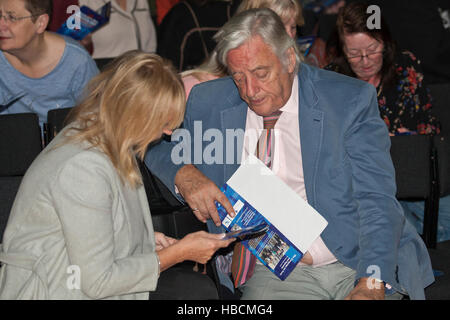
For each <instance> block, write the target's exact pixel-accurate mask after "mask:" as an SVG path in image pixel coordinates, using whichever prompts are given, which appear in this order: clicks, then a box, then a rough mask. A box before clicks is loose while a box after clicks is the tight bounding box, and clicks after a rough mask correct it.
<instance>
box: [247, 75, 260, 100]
mask: <svg viewBox="0 0 450 320" xmlns="http://www.w3.org/2000/svg"><path fill="white" fill-rule="evenodd" d="M246 86H247V96H248V97H250V98H252V97H254V96H255V95H256V94H257V93H258V92H259V84H258V81H257V80H256V79H254V78H253V77H247V83H246Z"/></svg>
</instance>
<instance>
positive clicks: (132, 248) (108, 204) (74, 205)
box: [0, 51, 230, 299]
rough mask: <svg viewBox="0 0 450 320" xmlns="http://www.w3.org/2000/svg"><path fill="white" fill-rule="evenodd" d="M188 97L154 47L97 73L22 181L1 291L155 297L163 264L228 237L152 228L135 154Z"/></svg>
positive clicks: (211, 248)
mask: <svg viewBox="0 0 450 320" xmlns="http://www.w3.org/2000/svg"><path fill="white" fill-rule="evenodd" d="M184 107H185V97H184V90H183V85H182V83H181V80H180V78H179V76H178V75H177V74H176V73H175V72H174V70H173V69H172V67H171V66H170V65H168V64H167V63H166V62H165V61H163V60H162V59H161V58H160V57H159V56H157V55H154V54H145V53H138V52H136V51H133V52H129V53H126V54H124V55H123V56H121V57H120V58H118V59H117V60H116V61H115V63H113V64H112V65H110V66H109V67H108V68H107V69H106V70H105V71H104V72H103V73H101V74H99V75H98V76H97V77H95V78H94V79H93V80H92V81H91V82H90V84H89V86H88V93H87V96H86V97H85V99H84V100H83V101H82V102H81V104H80V105H79V106H77V107H76V108H75V109H74V112H73V113H72V115H71V120H72V121H71V122H70V124H69V125H68V127H66V129H64V130H63V131H62V132H61V133H60V134H59V135H58V136H57V137H56V138H55V139H54V140H53V141H52V143H51V144H50V145H49V146H48V147H47V148H46V149H45V150H44V151H43V152H42V153H41V154H40V155H39V156H38V158H37V159H36V160H35V161H34V163H33V164H32V165H31V167H30V168H29V170H28V172H27V173H26V175H25V177H24V179H23V181H22V185H21V187H20V189H19V192H18V194H17V197H16V199H15V203H14V205H13V208H12V210H11V215H10V218H9V221H8V225H7V227H6V230H5V234H4V237H3V248H2V250H0V261H2V263H3V265H2V267H1V269H0V298H1V299H102V298H109V299H148V297H149V293H148V291H153V290H155V288H156V286H157V283H158V277H159V274H160V272H163V271H164V270H165V269H167V268H169V267H170V266H172V265H174V264H176V263H178V262H181V261H184V260H192V261H196V262H199V263H206V262H207V261H208V260H209V259H210V258H211V256H212V254H213V253H214V252H215V251H216V250H217V249H218V248H221V247H226V246H228V245H229V244H230V241H229V240H221V235H211V234H209V233H206V232H197V233H193V234H189V235H187V236H186V237H184V238H183V239H181V240H176V239H173V238H170V237H166V236H165V235H164V234H161V233H158V232H154V231H153V226H152V221H151V216H150V211H149V207H148V202H147V197H146V194H145V191H144V187H143V185H142V179H141V175H140V171H139V169H138V167H137V162H136V157H138V158H140V159H142V158H143V157H144V154H145V151H146V149H147V146H148V144H149V143H150V142H152V141H155V140H157V139H159V138H160V137H161V136H162V134H163V133H166V134H170V133H171V130H172V129H174V128H176V127H177V126H178V125H179V124H180V123H181V121H182V119H183V115H184Z"/></svg>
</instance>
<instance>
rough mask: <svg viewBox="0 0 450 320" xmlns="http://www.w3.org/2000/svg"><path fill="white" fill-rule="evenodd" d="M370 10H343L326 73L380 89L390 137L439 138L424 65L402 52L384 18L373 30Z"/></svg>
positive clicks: (358, 5) (329, 50)
mask: <svg viewBox="0 0 450 320" xmlns="http://www.w3.org/2000/svg"><path fill="white" fill-rule="evenodd" d="M367 8H368V5H367V4H363V3H357V2H353V3H350V4H348V5H346V6H345V7H343V8H342V9H341V10H340V11H339V14H338V18H337V24H336V28H335V31H334V32H333V34H332V36H331V37H330V39H329V41H328V43H327V53H328V55H329V61H331V63H330V64H329V65H328V66H326V67H325V69H328V70H333V71H336V72H339V73H342V74H345V75H348V76H351V77H355V78H358V79H361V80H364V81H366V82H369V83H371V84H372V85H373V86H374V87H375V88H376V89H377V93H378V105H379V108H380V115H381V117H382V118H383V120H384V121H385V123H386V125H387V126H388V129H389V134H390V135H397V134H437V133H439V131H440V129H439V123H438V121H437V120H436V118H434V117H433V116H432V115H431V113H430V111H431V100H432V99H431V96H430V94H429V92H428V89H427V88H426V86H425V82H424V77H423V73H422V69H421V66H420V61H419V60H418V59H417V58H416V57H415V56H414V54H412V53H411V52H409V51H398V50H397V48H396V45H395V43H394V41H393V39H392V37H391V33H390V31H389V28H388V27H387V24H386V23H385V21H384V19H383V18H382V17H380V20H381V27H380V28H376V27H375V28H373V29H372V28H369V27H368V21H369V19H370V18H371V13H367ZM369 12H370V11H369Z"/></svg>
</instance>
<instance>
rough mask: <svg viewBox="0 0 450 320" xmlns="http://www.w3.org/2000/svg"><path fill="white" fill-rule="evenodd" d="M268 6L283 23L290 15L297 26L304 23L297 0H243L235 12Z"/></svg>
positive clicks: (301, 10)
mask: <svg viewBox="0 0 450 320" xmlns="http://www.w3.org/2000/svg"><path fill="white" fill-rule="evenodd" d="M260 8H269V9H271V10H273V11H275V13H276V14H278V15H279V16H280V18H281V21H283V23H285V22H286V21H288V20H290V18H291V17H292V16H294V17H295V21H296V23H297V25H298V26H299V27H301V26H303V25H304V24H305V19H304V18H303V9H302V6H301V4H300V3H299V1H298V0H243V1H242V2H241V4H240V5H239V7H238V8H237V10H236V14H237V13H240V12H242V11H245V10H249V9H260Z"/></svg>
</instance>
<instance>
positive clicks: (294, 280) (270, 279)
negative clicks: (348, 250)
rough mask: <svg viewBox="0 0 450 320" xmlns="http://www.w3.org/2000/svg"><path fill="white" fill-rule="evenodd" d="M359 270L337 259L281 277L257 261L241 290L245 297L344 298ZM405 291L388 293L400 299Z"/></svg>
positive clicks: (277, 298)
mask: <svg viewBox="0 0 450 320" xmlns="http://www.w3.org/2000/svg"><path fill="white" fill-rule="evenodd" d="M355 275H356V272H355V270H353V269H350V268H348V267H346V266H344V265H343V264H342V263H340V262H335V263H332V264H329V265H326V266H322V267H316V268H314V267H312V266H303V265H302V266H297V267H296V268H295V269H294V270H293V271H292V273H291V274H290V275H289V276H288V277H287V279H286V280H284V281H281V280H280V279H278V278H277V276H275V275H274V274H273V273H272V272H271V271H270V270H269V269H267V268H266V267H265V266H263V265H259V264H257V265H256V267H255V272H254V274H253V276H252V277H251V278H250V280H249V281H247V283H245V284H244V285H243V286H242V287H241V290H242V291H243V295H242V298H241V299H242V300H342V299H344V298H345V297H346V296H347V295H348V294H349V293H350V291H351V290H352V289H353V288H354V285H355ZM402 297H403V296H402V295H401V294H398V293H396V294H393V295H391V296H386V299H393V300H400V299H401V298H402Z"/></svg>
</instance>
